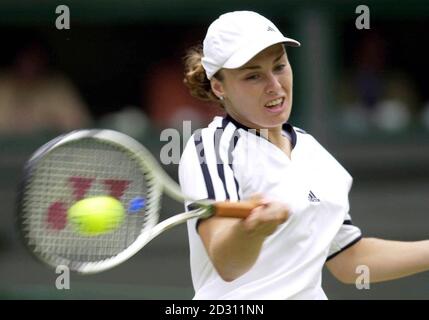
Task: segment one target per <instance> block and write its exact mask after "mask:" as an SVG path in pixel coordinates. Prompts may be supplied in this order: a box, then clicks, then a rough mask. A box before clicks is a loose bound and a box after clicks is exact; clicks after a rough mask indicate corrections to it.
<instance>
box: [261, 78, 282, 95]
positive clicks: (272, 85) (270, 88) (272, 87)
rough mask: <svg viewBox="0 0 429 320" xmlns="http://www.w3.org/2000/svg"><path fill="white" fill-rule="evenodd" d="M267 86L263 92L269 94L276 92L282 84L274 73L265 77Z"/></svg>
mask: <svg viewBox="0 0 429 320" xmlns="http://www.w3.org/2000/svg"><path fill="white" fill-rule="evenodd" d="M267 79H268V80H267V86H266V88H265V92H266V93H267V94H270V95H275V94H278V93H279V91H280V90H281V88H282V85H281V83H280V81H279V79H278V77H277V76H276V75H275V74H270V75H269V76H268V78H267Z"/></svg>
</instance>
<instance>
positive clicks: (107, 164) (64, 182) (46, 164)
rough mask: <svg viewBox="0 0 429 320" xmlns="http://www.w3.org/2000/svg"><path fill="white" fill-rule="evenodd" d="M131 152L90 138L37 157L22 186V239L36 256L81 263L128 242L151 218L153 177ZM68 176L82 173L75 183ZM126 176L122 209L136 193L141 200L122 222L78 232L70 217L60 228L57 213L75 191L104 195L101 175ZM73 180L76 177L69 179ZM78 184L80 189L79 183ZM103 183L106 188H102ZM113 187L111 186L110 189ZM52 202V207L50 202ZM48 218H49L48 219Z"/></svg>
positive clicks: (110, 253)
mask: <svg viewBox="0 0 429 320" xmlns="http://www.w3.org/2000/svg"><path fill="white" fill-rule="evenodd" d="M144 169H145V168H142V165H141V163H140V162H139V161H137V159H136V158H135V157H130V154H127V153H126V152H124V150H121V149H118V147H116V146H113V145H110V144H107V143H103V142H98V143H95V141H94V139H88V141H85V140H82V141H78V142H73V143H70V144H66V145H64V146H62V147H59V148H56V149H54V151H53V152H51V153H50V154H49V155H48V156H45V157H44V158H43V159H42V160H41V161H39V162H38V163H37V167H35V169H34V170H33V172H32V173H31V177H30V180H29V183H28V184H27V186H26V189H25V191H24V193H25V197H24V205H23V207H24V210H23V211H24V219H23V221H24V225H25V230H26V231H25V233H26V237H27V239H28V243H29V244H30V245H31V246H34V250H35V251H36V252H38V253H39V254H40V256H42V257H46V258H47V259H48V258H49V259H53V258H52V257H55V258H54V259H56V261H55V263H58V262H67V263H68V264H76V265H79V264H82V263H88V262H97V261H103V260H106V259H109V258H111V257H113V256H115V255H117V254H118V253H120V252H121V251H123V250H124V248H127V247H128V246H130V244H131V243H133V242H134V241H135V240H136V238H137V237H138V236H139V235H140V234H141V232H142V230H144V229H145V227H147V226H148V225H151V224H154V223H156V220H157V212H158V210H159V196H157V195H159V194H160V193H161V190H160V189H159V187H158V186H157V183H156V178H155V177H154V176H153V175H152V174H151V173H150V172H147V171H143V172H142V170H144ZM71 178H79V179H87V180H82V181H84V182H85V181H86V182H85V183H86V184H85V183H83V184H81V185H78V183H77V184H73V183H71V182H70V179H71ZM112 179H115V180H116V181H119V180H126V181H129V183H128V186H127V188H126V190H122V191H123V192H120V193H122V194H121V196H120V200H121V202H122V203H123V204H124V207H125V208H126V209H127V207H128V205H129V204H130V203H131V202H132V201H133V199H136V198H139V197H140V198H143V199H145V200H147V203H146V204H145V208H142V209H141V210H139V211H138V212H137V213H136V212H130V211H129V210H127V212H126V217H125V219H124V221H123V223H122V224H121V225H120V226H119V227H118V228H117V229H116V230H114V231H112V232H109V233H106V234H102V235H99V236H83V235H81V234H79V233H77V232H76V231H75V229H73V226H72V225H71V223H70V221H67V218H66V221H65V224H64V226H63V227H62V228H61V223H60V222H61V221H60V219H64V217H65V215H66V212H64V211H66V210H67V209H68V208H69V207H70V206H71V205H72V204H73V203H75V202H76V201H78V200H79V195H80V196H81V195H84V197H92V196H99V195H106V193H107V194H108V193H109V192H111V191H112V190H109V189H108V188H107V187H106V183H105V181H107V180H112ZM75 181H76V179H75ZM79 188H80V189H79ZM106 188H107V189H106ZM116 191H117V190H116ZM55 204H58V205H57V207H58V208H57V209H56V210H57V211H55V210H51V216H50V217H49V216H48V217H47V214H49V212H48V211H49V208H50V206H53V205H55ZM49 219H50V220H49Z"/></svg>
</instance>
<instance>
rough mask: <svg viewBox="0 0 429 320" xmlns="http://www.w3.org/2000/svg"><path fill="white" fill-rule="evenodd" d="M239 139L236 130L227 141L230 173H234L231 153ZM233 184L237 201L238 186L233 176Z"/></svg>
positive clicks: (238, 195) (238, 194)
mask: <svg viewBox="0 0 429 320" xmlns="http://www.w3.org/2000/svg"><path fill="white" fill-rule="evenodd" d="M239 137H240V133H239V131H238V130H237V129H236V130H235V131H234V134H233V135H232V139H231V140H230V141H229V148H228V164H229V167H230V168H231V171H232V172H234V170H233V168H232V152H233V151H234V149H235V146H236V145H237V141H238V138H239ZM234 183H235V189H236V190H237V197H238V200H240V192H239V190H240V189H239V185H238V181H237V179H236V178H235V175H234Z"/></svg>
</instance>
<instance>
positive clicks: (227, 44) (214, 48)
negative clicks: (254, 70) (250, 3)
mask: <svg viewBox="0 0 429 320" xmlns="http://www.w3.org/2000/svg"><path fill="white" fill-rule="evenodd" d="M277 43H284V44H286V45H289V46H293V47H299V46H300V45H301V44H300V43H299V42H298V41H296V40H293V39H290V38H286V37H285V36H284V35H283V34H282V33H281V32H280V31H279V29H277V27H276V26H275V25H274V24H273V23H272V22H271V21H270V20H268V19H267V18H265V17H263V16H261V15H260V14H258V13H256V12H252V11H233V12H228V13H225V14H223V15H221V16H220V17H219V18H218V19H216V20H215V21H213V23H212V24H211V25H210V26H209V28H208V30H207V34H206V37H205V39H204V42H203V58H202V60H201V62H202V64H203V67H204V70H205V71H206V75H207V78H208V79H209V80H210V79H211V78H212V77H213V75H215V74H216V72H218V71H219V70H220V69H222V68H227V69H236V68H240V67H241V66H243V65H244V64H246V63H247V62H248V61H249V60H250V59H252V58H253V57H254V56H255V55H257V54H258V53H259V52H261V51H262V50H264V49H265V48H268V47H269V46H271V45H273V44H277Z"/></svg>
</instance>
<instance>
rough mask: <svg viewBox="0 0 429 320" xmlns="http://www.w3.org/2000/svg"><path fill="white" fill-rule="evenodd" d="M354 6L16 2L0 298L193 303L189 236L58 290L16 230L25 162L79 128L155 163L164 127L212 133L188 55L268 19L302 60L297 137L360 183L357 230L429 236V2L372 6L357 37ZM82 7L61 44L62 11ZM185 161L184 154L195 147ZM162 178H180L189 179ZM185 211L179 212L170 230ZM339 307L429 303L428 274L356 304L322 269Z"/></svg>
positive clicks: (2, 112)
mask: <svg viewBox="0 0 429 320" xmlns="http://www.w3.org/2000/svg"><path fill="white" fill-rule="evenodd" d="M359 4H360V3H359V2H356V1H346V0H325V1H310V0H307V1H298V0H288V1H280V0H278V1H277V0H266V1H263V2H262V1H256V0H247V1H241V0H232V1H231V0H230V1H226V0H218V1H210V2H203V1H196V0H187V1H171V0H168V1H167V0H156V1H155V0H146V1H143V0H122V1H113V0H92V1H84V0H74V1H72V2H71V1H53V0H44V1H36V0H22V1H12V0H3V1H1V3H0V39H1V50H0V203H1V205H2V207H1V210H0V298H1V299H16V298H20V299H46V298H52V299H57V298H58V299H76V298H83V299H86V298H88V299H97V298H107V299H190V298H192V296H193V289H192V282H191V277H190V270H189V262H188V254H189V250H188V243H187V233H186V227H185V225H183V226H179V227H176V228H175V229H173V230H171V231H169V232H167V233H165V234H163V235H161V236H160V237H159V238H157V239H156V240H154V241H153V242H152V243H150V244H149V245H148V246H147V247H146V248H145V249H144V250H142V251H141V252H139V253H138V254H137V255H136V256H135V257H133V258H132V259H131V260H129V261H128V262H126V263H124V264H123V265H121V266H119V267H116V268H115V269H113V270H111V271H107V272H104V273H102V274H98V275H91V276H77V275H72V277H71V284H70V286H71V288H70V290H57V289H56V288H55V279H56V277H57V276H58V275H57V274H55V270H51V269H48V268H46V267H45V266H43V265H41V264H40V263H38V262H37V261H35V260H34V259H33V258H32V257H31V256H30V255H29V254H28V252H27V251H26V250H25V248H24V247H23V245H22V244H21V242H20V240H19V237H18V235H17V233H16V230H15V227H14V220H15V201H16V191H17V188H18V183H19V180H20V176H21V170H22V166H23V164H24V162H25V161H26V159H28V158H29V156H30V155H31V153H32V152H34V151H35V150H36V149H37V147H39V146H40V145H41V144H43V143H45V142H46V141H48V140H49V139H51V138H52V137H54V136H56V135H58V134H59V133H62V132H67V131H70V130H72V129H74V128H89V127H94V128H112V129H116V130H119V131H122V132H125V133H127V134H129V135H131V136H133V137H135V138H137V139H139V140H140V141H141V142H143V143H145V144H146V145H148V146H149V148H150V150H151V151H153V152H154V154H155V155H159V150H160V148H161V147H162V145H163V144H164V143H165V142H160V139H159V134H160V131H161V130H162V128H166V127H178V128H179V129H181V128H182V121H183V120H191V121H192V129H193V130H195V129H197V128H199V127H201V126H205V125H206V124H207V123H208V122H209V121H210V119H211V118H212V117H213V115H214V114H217V113H219V110H218V109H216V106H212V105H210V104H205V103H201V102H198V101H196V100H194V99H193V98H192V97H190V96H189V94H188V93H187V91H186V89H185V87H184V85H183V84H182V78H183V77H182V73H183V66H182V57H183V56H184V54H185V50H186V48H188V47H190V46H192V45H196V44H198V43H200V42H201V41H202V39H203V37H204V34H205V30H206V28H207V27H208V25H209V24H210V23H211V21H212V20H214V19H215V18H217V16H219V15H220V14H221V13H224V12H226V11H232V10H244V9H247V10H255V11H258V12H260V13H261V14H263V15H265V16H267V17H268V18H270V19H271V20H272V21H273V22H274V23H275V24H276V25H277V26H278V27H279V28H280V29H281V30H282V31H283V32H284V33H285V34H286V35H289V36H291V37H293V38H295V39H298V40H299V41H300V42H301V43H302V47H301V48H298V49H295V48H292V49H289V50H288V55H289V59H290V61H291V64H292V67H293V70H294V77H295V79H294V80H295V83H294V105H293V112H292V118H291V121H290V122H291V123H292V124H294V125H295V126H298V127H301V128H303V129H305V130H306V131H307V132H309V133H311V134H312V135H314V136H315V137H316V138H317V139H318V140H319V141H320V142H321V143H322V144H323V145H324V146H325V147H326V148H327V149H328V150H329V151H330V152H331V153H332V154H333V155H334V156H335V157H336V158H337V159H338V160H339V161H340V162H341V163H342V164H343V165H344V166H345V167H346V168H347V169H348V170H349V172H350V173H351V174H352V175H353V176H354V179H355V180H354V186H353V189H352V192H351V194H350V202H351V214H352V217H353V222H354V224H356V225H358V226H359V227H361V229H362V231H363V234H364V235H365V236H371V237H382V238H386V239H395V240H421V239H427V238H429V232H428V231H429V223H428V215H429V168H428V163H429V87H428V81H427V79H426V76H427V65H428V63H427V57H428V56H429V47H428V46H427V44H426V40H425V39H426V38H427V36H425V34H426V32H427V31H428V30H429V19H428V18H429V4H428V3H427V1H424V0H422V1H417V0H408V1H405V2H397V1H382V0H373V1H366V3H365V4H366V5H367V6H368V7H369V9H370V29H369V30H358V29H357V28H356V25H355V20H356V18H357V17H358V16H359V14H357V13H355V9H356V7H357V6H358V5H359ZM59 5H67V6H68V7H69V9H70V29H68V30H58V29H57V28H56V27H55V21H56V19H57V17H58V16H59V14H57V13H55V10H56V8H57V6H59ZM182 147H183V146H182ZM165 169H166V170H167V171H168V172H169V173H170V174H171V175H172V176H173V177H175V178H177V166H176V165H168V166H165ZM180 210H182V206H181V205H180V204H176V203H174V202H172V201H167V205H166V206H165V207H164V211H163V213H162V215H163V216H162V218H163V219H164V218H165V217H168V216H169V215H170V214H171V213H174V212H180ZM323 281H324V287H325V290H326V293H327V295H328V297H330V298H331V299H428V298H429V272H426V273H423V274H420V275H416V276H412V277H408V278H404V279H401V280H397V281H393V282H388V283H382V284H371V287H370V289H369V290H358V289H356V288H355V286H346V285H342V284H340V283H338V282H337V281H336V280H334V279H333V278H332V277H331V275H330V274H328V273H327V272H326V270H325V272H324V278H323Z"/></svg>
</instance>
